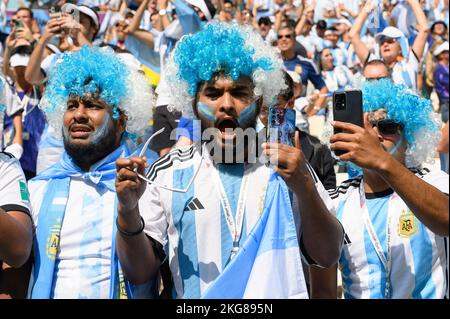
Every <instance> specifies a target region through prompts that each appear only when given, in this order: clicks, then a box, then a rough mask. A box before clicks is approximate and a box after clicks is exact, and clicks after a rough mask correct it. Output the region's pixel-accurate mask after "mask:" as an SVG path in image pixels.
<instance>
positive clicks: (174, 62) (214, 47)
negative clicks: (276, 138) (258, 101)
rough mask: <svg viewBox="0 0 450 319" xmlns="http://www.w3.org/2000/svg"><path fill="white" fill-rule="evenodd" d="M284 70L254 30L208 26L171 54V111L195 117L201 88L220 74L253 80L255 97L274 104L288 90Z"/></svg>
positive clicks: (186, 39)
mask: <svg viewBox="0 0 450 319" xmlns="http://www.w3.org/2000/svg"><path fill="white" fill-rule="evenodd" d="M282 66H283V62H282V60H281V57H280V56H279V54H278V52H277V51H276V50H275V49H274V48H273V47H271V46H270V45H268V44H266V43H265V42H264V40H263V39H262V38H261V36H260V35H259V34H257V33H256V32H255V31H253V30H252V28H251V27H249V26H244V27H242V26H239V25H237V24H235V23H234V24H227V23H217V22H212V23H208V24H207V25H206V26H205V28H204V29H203V30H202V31H200V32H197V33H195V34H194V35H189V36H184V37H183V38H182V39H181V40H180V41H179V42H178V43H177V45H176V47H175V49H174V50H173V52H172V53H171V56H170V59H169V61H168V63H167V67H166V70H165V72H166V75H167V82H168V85H169V88H170V92H171V95H172V99H173V100H172V103H171V104H170V105H169V108H170V109H171V110H177V111H181V112H183V114H184V116H186V117H191V118H192V117H194V115H193V111H192V102H193V100H194V98H195V95H196V94H197V90H198V88H199V85H200V84H201V83H203V82H205V81H209V80H211V79H212V77H213V76H214V75H215V74H217V73H219V72H221V73H224V74H225V75H227V76H229V77H230V78H231V79H233V80H236V79H238V78H239V76H241V75H245V76H248V77H250V78H251V79H252V81H253V85H254V94H255V97H261V96H262V97H263V99H264V101H265V102H266V103H267V104H270V103H272V102H273V101H274V100H275V98H276V96H277V95H278V93H279V92H280V91H281V90H282V89H285V87H286V84H285V83H284V82H285V81H284V78H283V73H282Z"/></svg>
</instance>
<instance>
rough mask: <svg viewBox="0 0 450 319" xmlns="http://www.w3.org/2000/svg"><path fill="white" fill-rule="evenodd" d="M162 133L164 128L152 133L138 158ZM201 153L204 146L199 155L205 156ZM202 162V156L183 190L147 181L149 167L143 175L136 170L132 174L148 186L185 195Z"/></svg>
mask: <svg viewBox="0 0 450 319" xmlns="http://www.w3.org/2000/svg"><path fill="white" fill-rule="evenodd" d="M163 131H164V127H163V128H162V129H160V130H159V131H157V132H155V133H153V134H152V135H151V136H150V137H149V138H148V139H147V141H146V142H145V144H144V146H143V147H142V149H141V152H140V153H139V157H142V156H144V155H145V152H146V151H147V149H148V147H149V145H150V142H151V141H152V140H153V138H154V137H156V136H157V135H158V134H161V133H162V132H163ZM195 151H198V150H195ZM203 152H206V147H205V145H204V146H203V148H202V150H201V154H206V153H203ZM202 162H203V155H202V157H201V160H200V162H199V164H198V165H197V167H196V168H195V171H194V175H193V176H192V178H191V180H190V181H189V182H188V183H187V185H186V187H185V188H173V187H170V186H168V185H163V184H159V183H156V182H155V181H154V180H153V179H149V176H148V175H149V173H150V172H149V171H150V169H151V167H149V168H148V169H147V171H146V172H145V174H144V175H142V174H139V173H138V171H137V168H135V169H134V172H135V173H137V176H138V177H139V178H140V179H142V180H143V181H145V182H147V183H148V184H153V185H154V186H156V187H160V188H164V189H167V190H169V191H172V192H177V193H186V192H187V191H188V190H189V188H190V187H191V185H192V183H193V182H194V180H195V177H196V176H197V173H198V171H199V170H200V167H201V165H202Z"/></svg>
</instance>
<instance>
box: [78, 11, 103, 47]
mask: <svg viewBox="0 0 450 319" xmlns="http://www.w3.org/2000/svg"><path fill="white" fill-rule="evenodd" d="M79 7H86V8H89V9H91V10H92V11H93V12H94V14H95V15H96V16H97V21H98V27H97V26H96V25H95V22H94V19H92V18H91V17H90V16H88V15H87V14H85V13H83V12H81V11H79V12H80V14H82V15H84V16H86V17H87V18H88V19H89V21H90V24H91V26H94V27H96V30H95V33H94V35H93V36H92V41H94V39H95V38H96V37H97V34H98V32H99V31H100V17H99V16H98V13H97V11H96V10H95V9H94V8H92V7H88V6H85V5H80V6H79Z"/></svg>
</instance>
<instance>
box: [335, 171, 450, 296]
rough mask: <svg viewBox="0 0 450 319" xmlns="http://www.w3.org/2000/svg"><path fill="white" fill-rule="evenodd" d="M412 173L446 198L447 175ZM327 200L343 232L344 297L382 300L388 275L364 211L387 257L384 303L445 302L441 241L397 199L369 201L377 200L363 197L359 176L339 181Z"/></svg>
mask: <svg viewBox="0 0 450 319" xmlns="http://www.w3.org/2000/svg"><path fill="white" fill-rule="evenodd" d="M413 172H414V173H415V174H416V176H418V177H420V178H422V179H423V180H424V181H425V182H427V183H429V184H430V185H433V186H434V187H436V188H438V189H439V190H441V191H442V192H444V193H446V194H448V188H449V185H448V181H449V179H448V175H447V174H446V173H444V172H442V171H433V172H430V171H429V170H428V169H422V170H413ZM330 195H331V198H332V199H333V200H334V201H335V207H336V217H337V218H338V219H339V220H340V222H341V223H342V225H343V226H344V230H345V233H346V236H345V241H344V248H343V251H342V253H341V258H340V261H339V267H340V270H341V273H342V282H343V289H344V296H345V298H348V299H352V298H358V299H377V298H385V297H386V283H387V280H386V271H385V267H384V265H383V262H382V261H381V258H380V257H379V256H378V254H377V250H376V248H375V243H374V241H373V240H372V239H371V236H370V231H369V227H368V226H367V225H368V224H369V223H367V222H365V220H364V215H365V213H366V212H368V216H369V218H370V222H371V224H372V226H373V229H374V232H375V233H376V235H377V237H378V240H379V243H380V245H381V247H382V250H383V254H384V256H385V258H386V259H388V260H389V259H390V260H391V266H390V268H391V270H390V276H389V281H388V283H389V287H388V291H389V293H388V298H392V299H409V298H414V299H434V298H437V299H439V298H443V297H444V295H445V293H446V290H447V285H448V283H447V275H446V259H447V258H446V248H445V239H444V238H443V237H440V236H438V235H436V234H434V233H433V232H432V231H431V230H429V229H428V228H427V227H426V226H425V225H424V224H422V223H421V222H420V221H419V220H418V219H417V218H416V217H415V216H414V215H413V213H412V212H411V210H410V209H409V208H408V207H407V205H406V204H405V202H404V201H403V200H402V199H401V198H400V196H398V195H397V194H396V193H395V192H386V193H384V194H377V195H376V196H372V197H376V198H371V197H370V196H367V195H365V194H364V182H363V180H362V177H361V176H360V177H356V178H354V179H350V180H348V181H345V182H343V183H342V184H341V185H340V186H339V187H338V188H337V189H336V190H334V191H332V192H330ZM388 241H389V245H388ZM388 247H389V248H390V251H391V253H390V254H389V253H388V251H389V250H388ZM389 255H390V258H389Z"/></svg>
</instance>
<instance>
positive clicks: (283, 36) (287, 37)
mask: <svg viewBox="0 0 450 319" xmlns="http://www.w3.org/2000/svg"><path fill="white" fill-rule="evenodd" d="M283 38H286V39H292V34H279V35H278V40H280V39H283Z"/></svg>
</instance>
